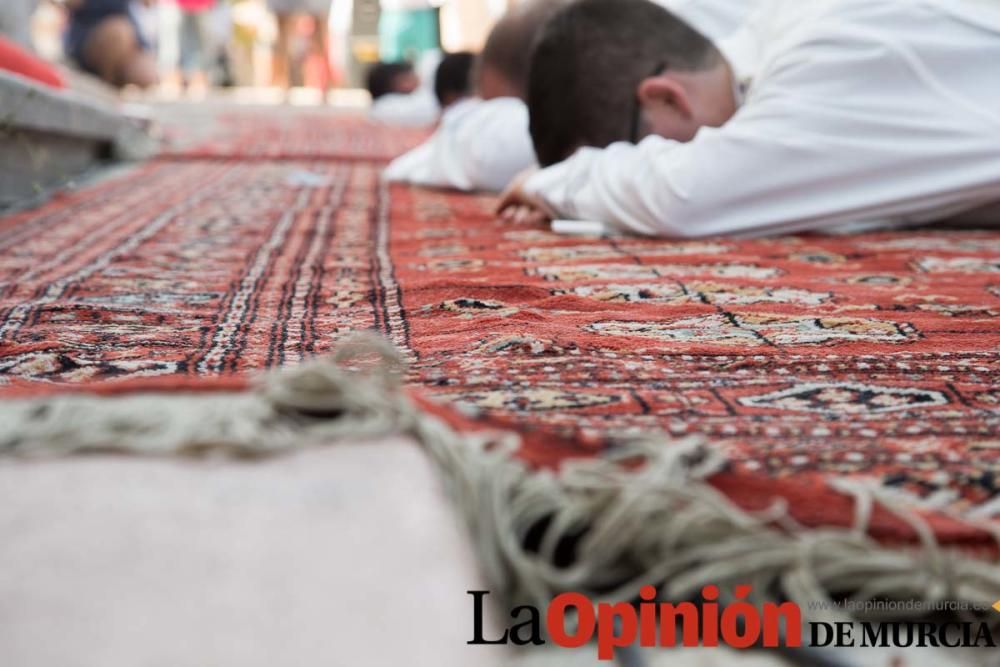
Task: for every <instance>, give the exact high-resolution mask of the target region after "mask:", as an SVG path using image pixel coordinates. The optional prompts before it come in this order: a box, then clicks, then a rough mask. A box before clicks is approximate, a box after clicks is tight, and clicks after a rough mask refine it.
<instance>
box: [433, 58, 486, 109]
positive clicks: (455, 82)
mask: <svg viewBox="0 0 1000 667" xmlns="http://www.w3.org/2000/svg"><path fill="white" fill-rule="evenodd" d="M475 65H476V54H474V53H472V52H470V51H459V52H458V53H446V54H445V55H444V57H443V58H442V59H441V62H440V64H438V68H437V72H435V74H434V97H436V98H437V101H438V105H439V106H440V107H441V109H447V108H448V107H450V106H451V105H453V104H456V103H458V102H460V101H462V100H463V99H465V98H466V97H468V96H469V95H472V94H473V92H474V86H473V81H472V70H473V68H474V67H475Z"/></svg>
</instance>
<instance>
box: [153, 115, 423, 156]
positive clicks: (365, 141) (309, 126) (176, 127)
mask: <svg viewBox="0 0 1000 667" xmlns="http://www.w3.org/2000/svg"><path fill="white" fill-rule="evenodd" d="M162 115H163V117H162V118H161V119H160V121H161V124H162V126H163V128H162V132H163V134H164V137H163V139H164V141H163V148H162V150H161V153H160V157H161V158H163V159H182V160H184V159H226V158H240V159H243V160H295V159H300V160H301V159H305V160H310V159H328V160H341V161H350V160H363V161H376V162H377V161H389V160H391V159H393V158H395V157H397V156H399V155H402V154H403V153H405V152H406V151H408V150H410V149H411V148H414V147H416V146H417V145H419V144H420V143H421V142H422V141H423V140H424V139H426V138H427V136H428V135H429V133H430V129H428V128H406V127H396V126H390V125H384V124H382V123H378V122H375V121H372V120H369V119H368V118H366V117H365V116H362V115H359V114H354V113H349V112H345V111H340V112H337V111H333V110H329V111H326V112H322V111H314V110H309V109H301V108H296V107H287V108H285V109H284V110H283V112H281V113H280V114H279V113H274V111H272V110H261V109H254V108H252V107H251V108H247V109H243V110H234V109H229V110H227V111H225V112H218V111H212V110H207V111H205V112H203V114H202V115H199V116H198V117H197V122H196V123H192V122H191V120H192V119H191V115H192V112H191V111H185V112H184V113H180V114H178V117H177V118H172V117H171V115H170V114H162Z"/></svg>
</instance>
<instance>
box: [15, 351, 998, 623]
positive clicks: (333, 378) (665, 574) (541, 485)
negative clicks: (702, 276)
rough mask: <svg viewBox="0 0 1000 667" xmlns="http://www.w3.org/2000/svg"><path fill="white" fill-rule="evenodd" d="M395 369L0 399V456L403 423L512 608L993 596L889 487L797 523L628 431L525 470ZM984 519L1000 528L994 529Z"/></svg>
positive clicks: (252, 449) (276, 448)
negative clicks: (745, 591) (834, 520)
mask: <svg viewBox="0 0 1000 667" xmlns="http://www.w3.org/2000/svg"><path fill="white" fill-rule="evenodd" d="M404 370H405V369H404V362H403V360H402V358H401V356H400V355H399V353H398V352H397V351H396V350H395V349H394V348H393V347H392V346H391V345H390V344H389V343H388V342H386V341H384V340H383V339H380V338H377V337H375V336H374V335H364V336H360V337H355V338H353V339H352V340H351V341H349V342H348V343H346V344H344V345H342V346H341V347H340V348H339V350H338V352H337V353H336V355H334V356H333V357H332V358H329V359H324V360H318V361H315V362H311V363H307V364H303V365H302V366H299V367H297V368H292V369H285V370H282V371H279V372H276V373H272V374H270V375H269V376H267V377H266V379H265V380H264V382H263V383H262V384H261V386H260V387H259V388H258V390H257V391H255V392H245V393H209V394H200V395H199V394H188V395H176V394H145V395H126V396H120V397H113V398H109V397H95V396H84V395H70V396H57V397H50V398H42V399H32V400H10V401H4V402H0V454H6V455H18V456H28V457H39V456H64V455H69V454H76V453H83V452H127V453H131V454H142V455H152V456H170V455H177V454H187V455H195V454H197V455H205V454H208V453H212V452H217V453H220V454H223V455H227V456H238V457H266V456H272V455H276V454H281V453H283V452H289V451H292V450H296V449H301V448H303V447H305V446H311V445H318V444H322V443H326V442H330V441H331V440H336V439H342V438H351V439H355V440H356V439H359V438H376V437H382V436H387V435H390V434H397V433H405V434H410V435H413V436H414V437H416V439H417V440H418V441H419V442H420V443H421V444H422V445H423V446H424V448H425V449H426V450H427V452H428V453H429V454H430V456H431V457H432V458H433V460H434V462H435V463H436V465H437V467H438V468H439V470H440V471H441V473H442V476H443V478H444V480H445V483H446V485H447V487H448V490H449V492H450V495H451V496H452V497H453V498H454V500H455V502H456V505H457V507H458V508H459V509H460V511H461V513H462V515H463V517H464V519H465V521H466V523H467V524H468V526H469V529H470V530H471V532H472V534H473V538H474V539H473V542H474V545H475V549H476V550H477V552H478V556H479V557H480V564H481V566H482V568H483V571H484V574H485V576H486V578H487V580H488V581H489V582H490V584H491V585H492V586H493V587H494V588H493V590H494V592H495V593H497V594H499V596H500V597H502V598H503V599H505V601H506V602H507V603H508V604H511V605H513V604H524V603H530V604H535V605H537V606H539V607H544V606H545V605H546V604H547V603H548V601H549V600H550V599H551V598H552V597H553V596H554V595H556V594H558V593H560V592H564V591H577V592H582V593H585V594H588V595H591V596H592V597H593V598H594V599H596V600H606V601H612V602H617V601H622V600H631V599H636V598H637V597H638V591H639V588H640V587H641V586H643V585H647V584H653V585H657V586H659V587H660V595H661V597H662V598H663V599H666V600H671V601H680V600H685V599H690V598H693V597H696V595H697V593H698V591H700V589H701V588H702V587H703V586H705V585H708V584H715V585H717V586H719V587H720V589H721V590H723V591H726V590H732V589H733V587H735V585H737V584H751V585H752V586H753V590H754V596H755V600H757V601H765V600H776V599H788V600H791V601H793V602H797V603H798V604H799V605H800V606H801V608H802V612H803V615H804V617H806V618H809V619H810V620H828V621H829V620H846V619H847V618H854V619H855V620H873V619H878V618H880V616H879V615H878V614H877V613H861V612H857V611H855V612H854V613H850V614H847V613H841V612H839V611H836V610H834V608H833V607H832V606H831V608H830V609H825V610H820V609H817V608H816V604H817V603H828V602H831V601H832V599H834V598H837V599H839V600H844V599H845V596H846V599H847V600H849V601H850V602H852V603H855V605H856V604H857V603H862V602H863V601H865V600H874V599H886V598H887V599H893V600H900V601H911V600H912V601H918V602H920V603H924V604H926V605H933V604H935V603H940V602H951V603H954V602H959V603H965V604H968V605H969V606H975V607H978V608H982V609H988V608H989V607H990V606H991V605H992V604H993V603H994V602H996V601H997V600H998V599H1000V567H998V563H997V562H996V561H995V560H994V561H993V562H988V561H984V560H980V559H976V558H972V557H970V556H968V555H965V554H962V553H960V552H958V551H957V550H954V549H948V548H946V547H945V546H943V545H941V544H939V543H938V541H937V540H936V538H935V536H934V532H933V530H932V529H931V528H930V526H928V525H927V523H926V522H925V521H924V520H923V519H922V518H921V517H920V515H919V514H918V513H917V512H916V511H915V508H914V507H912V506H909V505H907V503H906V502H905V500H904V499H902V498H901V497H900V496H898V495H893V496H885V495H880V494H879V491H878V490H877V489H876V488H874V487H872V486H870V485H864V484H857V483H854V482H852V481H851V480H847V481H845V482H844V483H842V484H838V490H840V491H842V492H844V493H848V494H850V495H852V496H853V497H854V498H855V517H854V525H853V526H852V528H850V529H809V528H805V527H802V526H799V525H796V524H795V523H794V521H793V520H792V519H791V517H790V516H789V513H788V511H787V507H785V506H783V505H782V504H780V503H779V504H775V505H774V506H772V507H770V508H768V509H767V510H766V511H763V512H758V513H750V512H746V511H744V510H742V509H740V508H738V507H737V506H735V505H734V504H733V503H732V502H731V501H730V500H728V499H727V498H726V497H725V496H724V495H723V494H721V493H720V492H719V491H717V490H716V489H714V488H713V487H712V486H711V485H710V484H708V483H707V481H706V479H707V478H708V477H710V476H711V475H712V474H713V473H715V472H717V471H719V470H720V469H721V468H722V467H723V466H724V464H725V458H724V456H723V455H722V454H721V453H720V452H719V451H718V450H717V449H715V448H713V447H711V446H710V444H709V443H707V442H706V441H705V439H704V438H701V437H690V438H686V439H684V440H679V441H674V442H670V443H669V444H668V443H664V442H663V441H662V440H659V441H658V440H655V439H646V440H640V441H635V442H632V443H630V444H628V445H625V446H622V447H621V448H619V449H617V450H615V451H614V452H612V453H610V454H608V455H607V456H604V457H603V458H596V459H580V460H574V461H568V462H566V463H564V464H563V465H562V467H561V468H560V470H559V472H558V473H555V472H553V471H547V470H542V471H536V470H532V469H529V468H528V467H527V466H526V465H525V464H524V463H522V462H521V461H519V460H518V459H517V458H516V457H515V456H514V453H515V451H516V449H517V447H518V444H519V439H518V436H517V435H516V434H514V433H509V432H505V433H498V432H489V433H471V434H470V433H459V432H457V431H455V430H454V429H453V428H451V427H450V426H449V425H448V424H446V423H445V422H444V421H442V420H441V419H439V418H437V417H435V416H432V415H430V414H427V413H426V412H424V411H422V410H420V409H419V408H418V407H416V406H415V405H414V404H413V403H412V402H411V401H410V400H409V399H408V398H406V396H405V395H404V393H403V392H401V391H399V385H400V383H401V378H402V376H403V373H404ZM625 464H627V465H625ZM637 464H641V465H637ZM876 503H878V504H879V505H882V506H884V507H886V508H887V509H889V510H890V511H892V512H894V513H895V514H896V515H898V516H899V517H900V518H901V519H902V520H904V521H905V522H907V523H908V524H909V525H910V526H912V527H913V529H914V531H915V532H916V534H917V535H918V536H919V537H920V544H919V545H918V546H917V547H916V548H912V549H909V548H908V549H890V548H887V547H884V546H881V545H880V544H878V543H877V542H876V541H874V540H873V539H871V538H870V537H868V528H869V521H870V518H871V515H872V510H873V508H874V506H875V504H876ZM983 524H984V525H983V527H984V528H985V529H987V530H990V531H991V532H992V533H993V534H994V535H995V536H997V539H998V542H1000V532H998V530H997V528H996V527H995V526H993V525H992V524H989V523H988V522H983ZM852 608H853V609H855V610H857V609H858V608H859V607H858V606H854V605H852ZM899 615H900V613H899V612H898V611H897V612H896V613H894V614H893V617H899Z"/></svg>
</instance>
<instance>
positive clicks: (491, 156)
mask: <svg viewBox="0 0 1000 667" xmlns="http://www.w3.org/2000/svg"><path fill="white" fill-rule="evenodd" d="M534 164H535V153H534V148H533V147H532V144H531V136H530V134H529V132H528V111H527V108H526V107H525V105H524V103H523V102H521V101H520V100H517V99H514V98H499V99H494V100H488V101H483V100H467V101H464V102H460V103H459V104H457V105H456V106H455V107H453V108H451V109H449V110H448V111H446V112H445V115H444V117H443V118H442V120H441V124H440V126H439V127H438V129H437V131H436V132H435V133H434V135H432V136H431V138H430V139H428V140H427V141H426V142H425V143H424V144H422V145H421V146H418V147H417V148H415V149H414V150H412V151H410V152H409V153H407V154H406V155H403V156H402V157H400V158H398V159H396V160H394V161H393V162H392V163H391V164H390V165H389V167H388V168H387V169H386V171H385V178H387V179H388V180H390V181H403V182H408V183H413V184H415V185H426V186H434V187H448V188H455V189H458V190H464V191H472V190H491V191H500V190H503V189H504V188H505V187H507V184H508V183H510V181H511V180H513V178H514V177H515V176H516V175H517V174H519V173H520V172H521V171H523V170H524V169H527V168H528V167H530V166H532V165H534Z"/></svg>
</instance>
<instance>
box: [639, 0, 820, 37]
mask: <svg viewBox="0 0 1000 667" xmlns="http://www.w3.org/2000/svg"><path fill="white" fill-rule="evenodd" d="M803 1H804V2H808V1H809V0H803ZM654 2H656V4H658V5H663V6H664V7H666V8H667V9H669V10H670V11H672V12H673V13H674V14H676V15H677V16H679V17H681V18H682V19H684V20H685V21H687V22H688V23H689V24H691V25H692V26H694V28H695V29H697V30H698V31H699V32H701V33H702V34H703V35H705V36H706V37H708V38H709V39H711V40H713V41H714V40H720V39H724V38H726V37H728V36H729V35H731V34H732V33H733V32H734V31H735V30H736V29H737V28H738V27H739V26H741V25H743V23H744V21H746V19H747V18H748V17H749V16H750V14H751V13H753V11H754V10H755V9H756V8H757V7H758V6H759V5H760V4H761V2H762V0H654Z"/></svg>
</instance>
